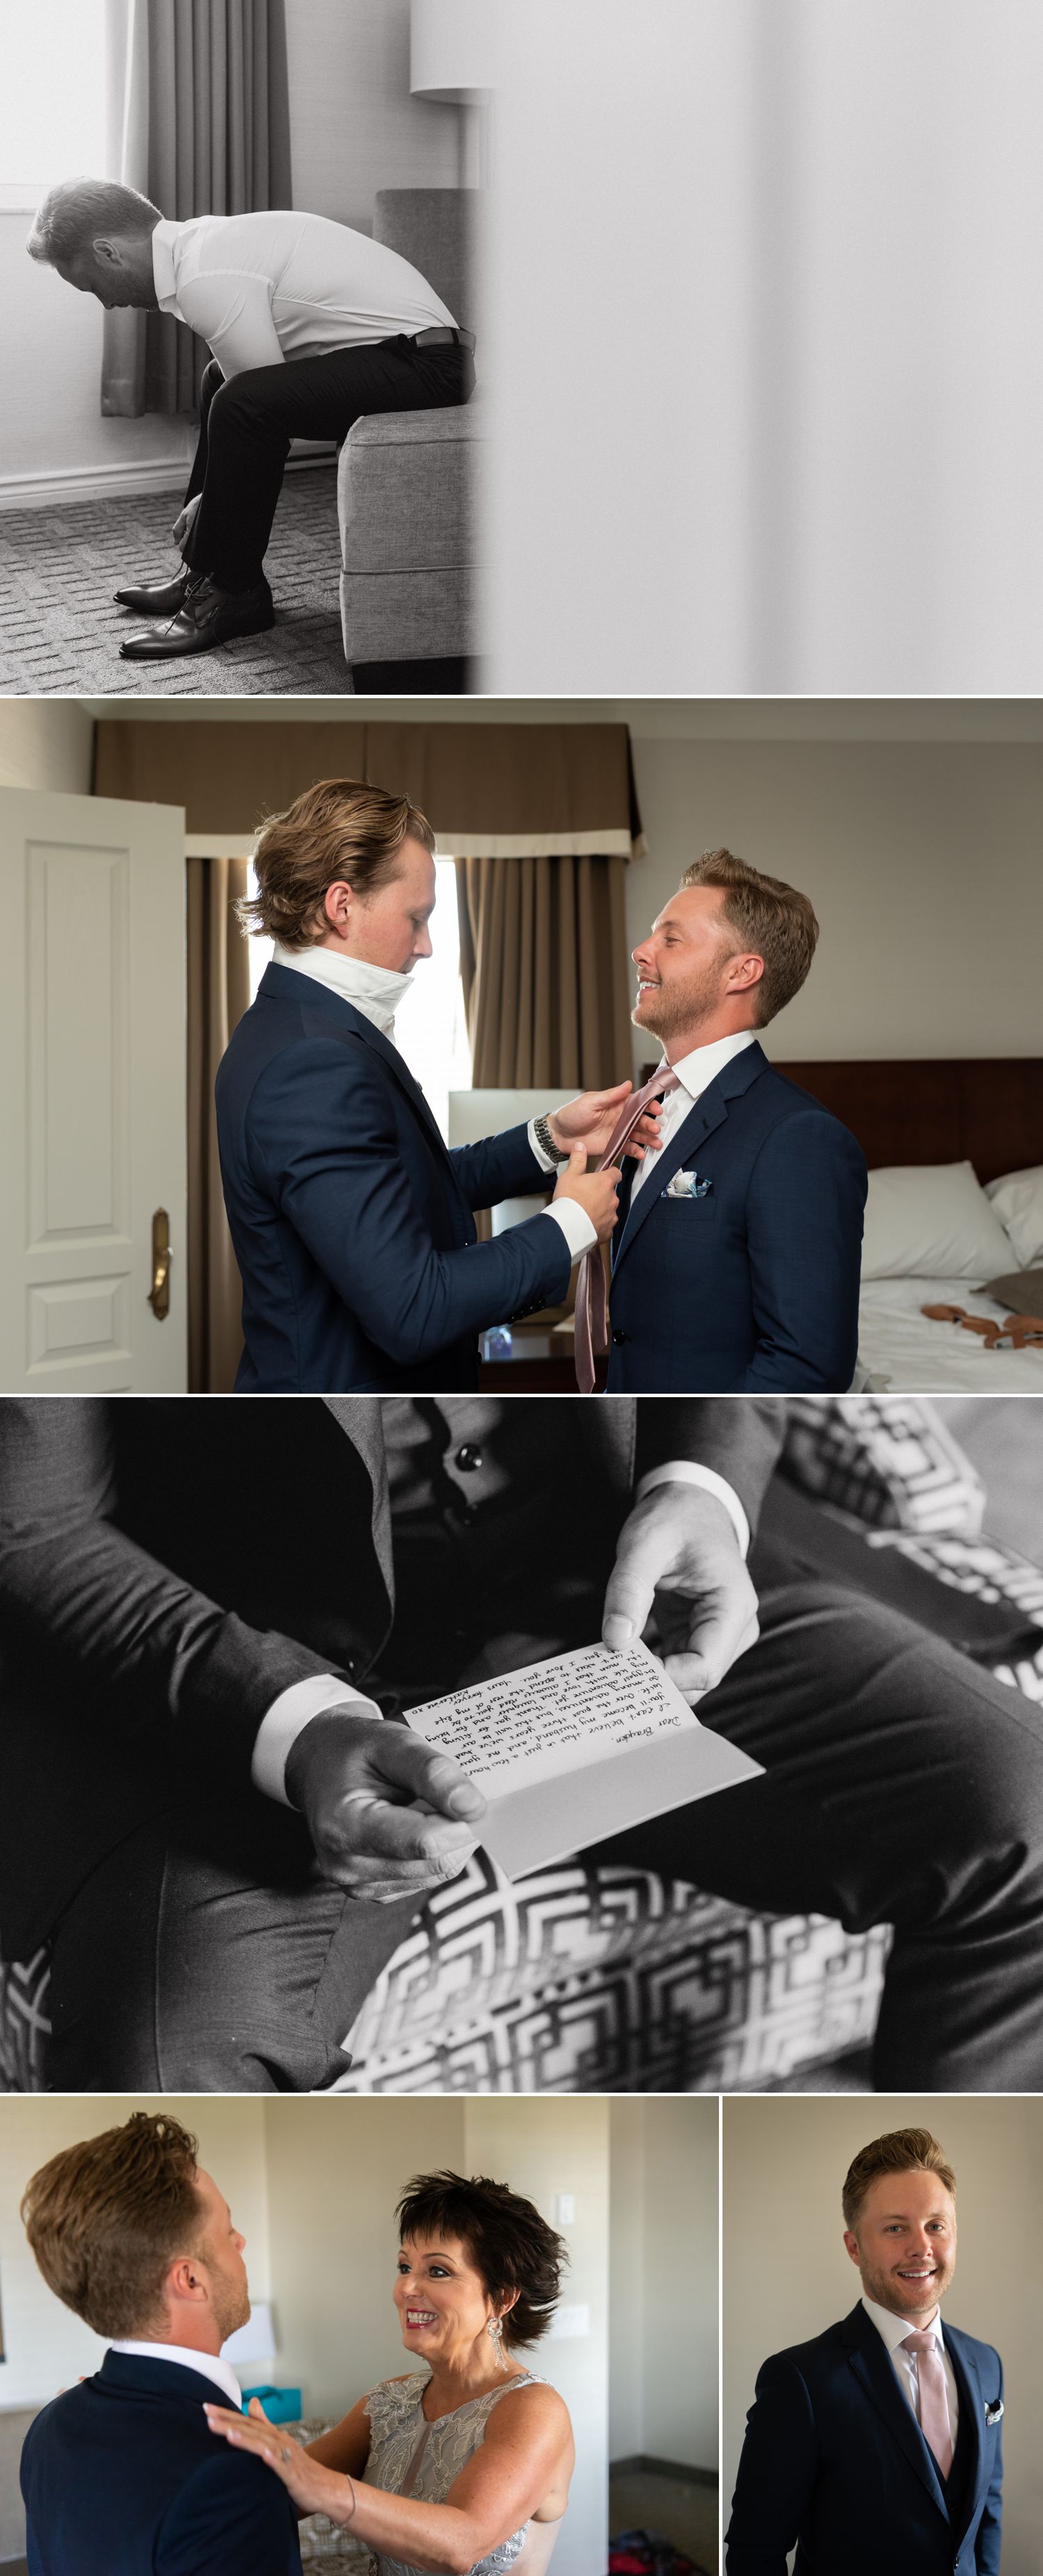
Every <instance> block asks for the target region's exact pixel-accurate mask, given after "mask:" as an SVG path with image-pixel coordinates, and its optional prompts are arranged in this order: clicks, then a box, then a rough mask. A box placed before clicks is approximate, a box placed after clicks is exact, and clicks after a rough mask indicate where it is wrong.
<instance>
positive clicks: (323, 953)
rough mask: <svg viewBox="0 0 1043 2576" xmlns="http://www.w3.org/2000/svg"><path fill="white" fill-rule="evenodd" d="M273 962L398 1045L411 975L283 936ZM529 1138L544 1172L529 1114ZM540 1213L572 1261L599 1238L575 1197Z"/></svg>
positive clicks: (546, 1163) (547, 1161) (545, 1161)
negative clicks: (287, 941)
mask: <svg viewBox="0 0 1043 2576" xmlns="http://www.w3.org/2000/svg"><path fill="white" fill-rule="evenodd" d="M272 964H273V966H291V967H292V968H293V971H294V974H296V975H311V976H313V977H314V980H315V982H316V983H317V984H325V985H327V986H328V988H329V990H330V992H331V993H340V994H341V995H342V996H343V998H344V1000H345V1001H346V1002H351V1003H353V1005H354V1007H355V1009H356V1011H361V1013H362V1017H363V1019H365V1020H371V1021H372V1023H373V1027H374V1028H375V1029H379V1030H380V1034H381V1036H382V1037H385V1038H387V1039H389V1040H390V1043H391V1045H392V1046H394V1044H395V1013H396V1011H397V1010H398V1007H399V1004H400V1003H401V1002H402V1001H404V999H405V996H406V994H407V993H408V991H409V989H410V986H411V984H412V982H413V977H412V975H396V974H395V973H394V972H393V970H392V968H391V967H390V966H371V965H370V964H369V962H368V960H367V959H366V958H363V957H341V956H338V954H337V952H336V950H335V949H333V948H284V947H283V946H282V944H281V942H280V941H279V940H276V942H275V945H274V948H273V950H272ZM529 1143H530V1146H531V1147H532V1151H533V1153H534V1155H535V1157H536V1161H537V1162H538V1164H539V1167H540V1170H541V1172H553V1171H554V1170H555V1168H556V1166H555V1164H554V1163H553V1161H552V1159H551V1157H550V1155H549V1154H545V1153H544V1151H543V1147H542V1145H539V1144H537V1141H536V1133H535V1120H534V1119H531V1118H530V1120H529ZM540 1214H541V1215H542V1216H549V1217H553V1220H554V1223H555V1225H556V1226H558V1227H560V1230H561V1232H562V1234H563V1235H564V1237H565V1241H566V1243H567V1244H568V1247H569V1258H570V1261H572V1262H577V1261H578V1260H579V1257H580V1254H581V1252H586V1250H587V1248H588V1246H589V1245H590V1244H592V1243H596V1242H597V1239H598V1238H597V1230H596V1228H595V1227H594V1226H593V1225H592V1224H591V1221H590V1218H589V1216H588V1215H587V1213H586V1210H585V1209H584V1208H581V1207H580V1205H579V1202H578V1200H577V1199H559V1200H558V1201H557V1203H556V1204H555V1205H554V1206H552V1207H548V1208H542V1209H541V1210H540Z"/></svg>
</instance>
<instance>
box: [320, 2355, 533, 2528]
mask: <svg viewBox="0 0 1043 2576" xmlns="http://www.w3.org/2000/svg"><path fill="white" fill-rule="evenodd" d="M427 2385H428V2375H427V2373H426V2371H425V2372H423V2373H420V2372H416V2373H411V2375H410V2377H409V2378H408V2379H385V2380H382V2382H381V2384H380V2387H379V2388H372V2389H371V2390H370V2393H369V2396H368V2397H367V2399H366V2413H367V2415H368V2416H369V2420H370V2425H371V2427H372V2436H373V2438H372V2441H371V2443H370V2451H369V2458H368V2460H367V2462H366V2467H365V2472H364V2484H365V2485H366V2486H369V2487H384V2488H386V2490H387V2492H388V2493H389V2494H390V2495H402V2496H406V2495H408V2496H415V2497H416V2500H417V2502H418V2503H419V2504H444V2503H445V2500H446V2497H447V2495H448V2493H449V2489H450V2487H451V2486H452V2485H453V2483H454V2480H455V2479H456V2478H458V2477H459V2475H460V2472H461V2469H464V2468H466V2466H467V2462H468V2460H469V2459H470V2457H471V2454H472V2452H473V2451H477V2449H478V2447H479V2444H480V2443H481V2442H483V2441H484V2440H485V2427H486V2425H487V2423H488V2421H489V2417H490V2415H491V2414H492V2410H493V2407H494V2406H495V2405H496V2404H497V2403H498V2401H499V2399H500V2398H501V2397H506V2396H507V2395H508V2394H511V2395H513V2393H514V2390H515V2389H516V2388H534V2387H545V2386H546V2382H545V2381H544V2380H541V2379H540V2378H539V2377H538V2375H537V2373H536V2372H535V2371H533V2370H527V2371H524V2372H518V2373H517V2374H516V2375H515V2377H514V2378H512V2379H505V2380H504V2383H503V2386H502V2388H487V2389H486V2391H485V2393H484V2395H483V2396H481V2397H471V2398H469V2399H468V2401H467V2404H466V2405H465V2406H457V2407H454V2410H453V2413H452V2414H451V2415H440V2416H439V2418H438V2421H437V2423H435V2424H429V2423H428V2422H427V2419H426V2417H425V2415H424V2412H423V2396H424V2390H425V2388H426V2387H427ZM528 2528H529V2525H528V2523H523V2524H522V2527H521V2530H520V2531H514V2532H512V2533H511V2536H510V2539H509V2540H501V2542H500V2545H499V2548H498V2549H493V2550H491V2551H490V2553H489V2555H488V2557H487V2558H483V2559H481V2560H479V2562H478V2564H477V2565H476V2566H474V2567H473V2568H472V2569H471V2576H504V2571H505V2570H506V2569H507V2568H509V2567H516V2566H517V2564H518V2560H519V2558H520V2557H521V2553H522V2550H523V2549H524V2546H525V2536H526V2533H527V2531H528ZM372 2566H373V2571H374V2576H419V2571H418V2570H417V2569H416V2568H413V2567H407V2566H406V2564H405V2562H404V2561H403V2560H402V2559H398V2558H376V2557H375V2558H373V2560H372ZM519 2576H520V2571H519Z"/></svg>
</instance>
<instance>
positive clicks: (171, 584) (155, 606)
mask: <svg viewBox="0 0 1043 2576" xmlns="http://www.w3.org/2000/svg"><path fill="white" fill-rule="evenodd" d="M190 580H191V574H190V572H189V569H188V565H187V564H182V567H181V570H180V572H178V573H175V575H174V578H173V581H153V582H143V583H142V584H141V585H140V586H139V588H138V589H137V590H133V589H131V590H114V591H113V594H112V596H113V598H114V599H115V600H116V601H117V602H118V604H119V606H120V607H121V608H136V609H137V611H138V614H139V616H141V617H176V616H177V612H178V609H179V608H180V606H181V602H182V600H183V599H184V596H185V592H186V590H187V588H188V585H189V581H190Z"/></svg>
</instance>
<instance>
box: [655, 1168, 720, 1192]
mask: <svg viewBox="0 0 1043 2576" xmlns="http://www.w3.org/2000/svg"><path fill="white" fill-rule="evenodd" d="M712 1187H713V1184H712V1182H711V1181H701V1180H700V1178H699V1174H698V1172H675V1173H674V1177H673V1180H672V1181H668V1183H667V1186H666V1188H665V1190H660V1193H659V1195H660V1198H662V1199H704V1198H705V1197H706V1193H707V1190H708V1189H712Z"/></svg>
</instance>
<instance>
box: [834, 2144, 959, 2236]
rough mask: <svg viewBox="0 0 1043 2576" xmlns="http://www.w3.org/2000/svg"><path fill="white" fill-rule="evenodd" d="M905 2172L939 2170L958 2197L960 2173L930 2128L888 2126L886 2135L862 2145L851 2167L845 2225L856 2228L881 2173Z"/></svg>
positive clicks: (845, 2192) (948, 2188)
mask: <svg viewBox="0 0 1043 2576" xmlns="http://www.w3.org/2000/svg"><path fill="white" fill-rule="evenodd" d="M903 2173H933V2174H937V2176H938V2180H939V2182H940V2183H942V2184H943V2185H944V2188H945V2190H946V2191H948V2192H951V2194H952V2197H953V2199H954V2200H955V2198H956V2176H955V2174H954V2172H953V2169H952V2166H951V2164H949V2163H948V2161H947V2159H946V2156H945V2154H944V2152H943V2150H942V2148H941V2147H940V2146H939V2144H938V2140H937V2138H932V2136H931V2132H930V2130H929V2129H888V2130H887V2131H886V2132H885V2134H884V2136H883V2137H882V2138H871V2139H870V2142H869V2145H868V2146H867V2147H860V2148H859V2151H858V2154H857V2156H856V2157H855V2158H854V2160H853V2162H852V2163H851V2164H850V2165H849V2167H848V2170H847V2174H846V2177H845V2180H844V2190H843V2195H842V2206H843V2211H844V2225H845V2227H850V2228H852V2229H853V2228H854V2226H855V2221H856V2219H858V2218H859V2217H860V2216H861V2212H862V2205H863V2202H864V2200H865V2197H866V2193H867V2192H868V2191H870V2190H871V2189H872V2186H873V2184H874V2183H875V2182H879V2180H880V2176H881V2174H903Z"/></svg>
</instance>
